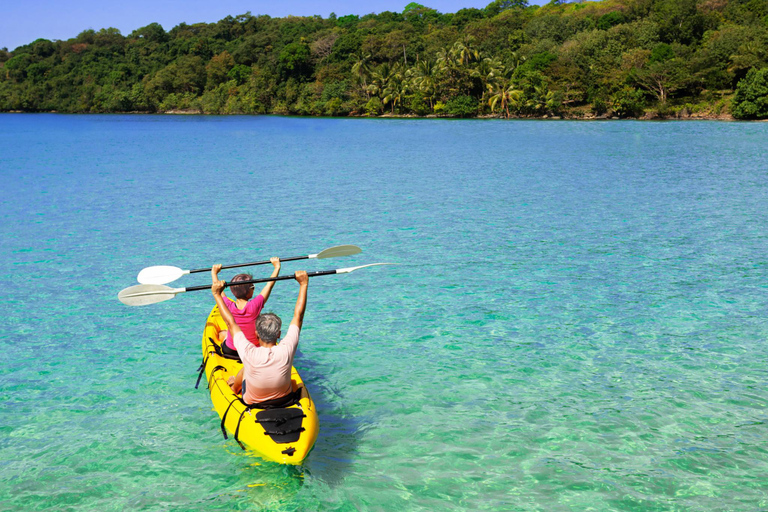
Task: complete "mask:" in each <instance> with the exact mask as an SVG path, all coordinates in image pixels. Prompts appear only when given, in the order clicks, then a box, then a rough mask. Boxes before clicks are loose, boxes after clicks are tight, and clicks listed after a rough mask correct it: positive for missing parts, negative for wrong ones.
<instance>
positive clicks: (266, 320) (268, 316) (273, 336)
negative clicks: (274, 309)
mask: <svg viewBox="0 0 768 512" xmlns="http://www.w3.org/2000/svg"><path fill="white" fill-rule="evenodd" d="M282 326H283V321H282V320H280V317H279V316H277V315H276V314H274V313H262V314H260V315H259V317H258V318H257V319H256V332H257V333H258V335H259V339H260V340H263V341H265V342H266V343H276V342H277V338H279V337H280V328H281V327H282Z"/></svg>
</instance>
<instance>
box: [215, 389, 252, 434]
mask: <svg viewBox="0 0 768 512" xmlns="http://www.w3.org/2000/svg"><path fill="white" fill-rule="evenodd" d="M236 402H239V403H241V404H243V405H245V402H243V399H242V398H240V397H239V396H235V399H234V400H232V401H231V402H229V405H228V406H227V410H226V411H224V415H223V416H222V417H221V433H222V434H224V439H229V437H227V429H225V428H224V422H225V421H227V414H229V410H230V409H231V408H232V404H234V403H236ZM246 407H247V406H246ZM240 418H241V419H242V415H241V416H240ZM237 426H238V427H240V422H238V423H237ZM235 435H237V434H235Z"/></svg>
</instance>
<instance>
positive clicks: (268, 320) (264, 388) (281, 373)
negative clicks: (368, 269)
mask: <svg viewBox="0 0 768 512" xmlns="http://www.w3.org/2000/svg"><path fill="white" fill-rule="evenodd" d="M212 276H213V284H212V285H211V291H212V292H213V296H214V299H215V300H216V304H218V305H219V309H220V310H221V314H222V318H223V319H224V321H225V322H226V324H227V327H228V328H229V330H230V331H231V332H232V337H233V341H234V344H235V348H237V351H238V354H239V355H240V359H241V360H242V361H243V368H242V370H240V372H239V373H238V374H237V375H236V376H235V377H231V378H230V380H229V385H230V386H231V387H232V390H233V391H234V392H235V393H240V392H242V393H243V401H244V402H245V403H247V404H252V403H258V402H264V401H266V400H273V399H277V398H281V397H283V396H285V395H287V394H289V393H290V392H291V367H292V366H293V358H294V356H295V354H296V349H297V347H298V344H299V333H300V331H301V325H302V323H303V321H304V311H305V310H306V306H307V287H308V284H309V278H308V276H307V273H306V272H304V271H300V272H296V273H295V278H296V281H298V283H299V285H300V288H299V296H298V298H297V299H296V307H295V308H294V312H293V319H292V320H291V325H290V327H289V328H288V334H287V335H286V336H285V338H283V340H282V341H281V342H280V344H278V343H277V340H278V339H279V338H280V333H281V326H282V322H281V321H280V318H279V317H278V316H277V315H275V314H274V313H265V314H263V315H260V316H259V318H258V319H257V321H256V333H257V335H258V337H259V342H260V346H258V347H257V346H255V345H253V344H252V343H250V342H249V341H248V340H247V339H246V337H245V335H244V334H243V331H242V329H240V327H239V326H238V325H237V323H236V322H235V319H234V317H233V316H232V313H230V311H229V309H228V308H226V306H225V304H224V299H223V298H222V296H221V290H223V289H224V282H223V281H219V280H218V278H217V277H216V274H214V273H213V272H212Z"/></svg>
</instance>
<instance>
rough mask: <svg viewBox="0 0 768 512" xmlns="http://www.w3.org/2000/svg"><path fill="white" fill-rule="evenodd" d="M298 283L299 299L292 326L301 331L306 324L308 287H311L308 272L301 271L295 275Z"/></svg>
mask: <svg viewBox="0 0 768 512" xmlns="http://www.w3.org/2000/svg"><path fill="white" fill-rule="evenodd" d="M294 276H295V278H296V281H298V282H299V298H298V299H296V308H295V309H294V310H293V319H292V320H291V325H295V326H296V327H298V328H299V329H301V324H302V322H304V311H305V310H306V309H307V287H308V286H309V277H308V276H307V273H306V271H304V270H299V271H297V272H296V274H294Z"/></svg>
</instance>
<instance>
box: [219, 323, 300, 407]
mask: <svg viewBox="0 0 768 512" xmlns="http://www.w3.org/2000/svg"><path fill="white" fill-rule="evenodd" d="M234 342H235V348H236V349H237V353H238V355H239V356H240V359H241V360H242V361H243V380H244V381H245V382H246V383H247V385H246V387H245V396H244V397H243V401H244V402H245V403H247V404H254V403H257V402H264V401H265V400H273V399H275V398H280V397H283V396H285V395H287V394H288V393H290V392H291V389H292V388H291V367H292V366H293V356H294V355H295V354H296V349H297V348H298V346H299V328H298V327H296V326H295V325H291V326H290V327H289V328H288V334H287V335H286V336H285V337H284V338H283V339H282V340H280V342H279V343H278V344H277V345H275V346H274V347H264V346H260V347H257V346H256V345H254V344H253V343H251V342H249V341H248V340H247V339H246V337H245V336H244V335H243V333H242V332H239V333H237V334H235V336H234Z"/></svg>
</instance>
